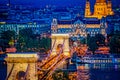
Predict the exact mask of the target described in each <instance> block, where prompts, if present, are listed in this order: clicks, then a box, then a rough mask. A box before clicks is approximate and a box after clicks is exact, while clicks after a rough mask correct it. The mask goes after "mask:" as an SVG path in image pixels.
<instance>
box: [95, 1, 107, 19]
mask: <svg viewBox="0 0 120 80" xmlns="http://www.w3.org/2000/svg"><path fill="white" fill-rule="evenodd" d="M94 16H96V17H97V18H99V19H101V18H102V17H106V16H107V4H106V1H105V0H96V3H95V5H94Z"/></svg>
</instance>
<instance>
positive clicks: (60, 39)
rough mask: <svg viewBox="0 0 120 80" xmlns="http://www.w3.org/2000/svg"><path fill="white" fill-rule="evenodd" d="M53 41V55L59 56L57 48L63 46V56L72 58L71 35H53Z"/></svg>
mask: <svg viewBox="0 0 120 80" xmlns="http://www.w3.org/2000/svg"><path fill="white" fill-rule="evenodd" d="M51 39H52V47H53V50H52V53H51V55H56V54H58V52H57V46H58V45H62V46H63V54H64V55H65V56H68V57H69V56H70V53H69V52H70V50H69V34H52V35H51Z"/></svg>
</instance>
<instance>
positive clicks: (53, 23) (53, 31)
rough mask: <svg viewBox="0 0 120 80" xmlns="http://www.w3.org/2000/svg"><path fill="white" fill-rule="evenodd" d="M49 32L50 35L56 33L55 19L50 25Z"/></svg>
mask: <svg viewBox="0 0 120 80" xmlns="http://www.w3.org/2000/svg"><path fill="white" fill-rule="evenodd" d="M51 30H52V33H56V32H57V19H53V21H52V24H51Z"/></svg>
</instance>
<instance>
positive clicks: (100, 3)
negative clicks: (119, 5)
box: [85, 0, 114, 19]
mask: <svg viewBox="0 0 120 80" xmlns="http://www.w3.org/2000/svg"><path fill="white" fill-rule="evenodd" d="M113 14H114V12H113V11H112V3H111V0H108V1H107V3H106V0H96V3H95V5H94V12H93V13H91V11H90V2H89V0H87V1H86V7H85V17H87V18H98V19H101V18H102V17H106V16H108V15H113Z"/></svg>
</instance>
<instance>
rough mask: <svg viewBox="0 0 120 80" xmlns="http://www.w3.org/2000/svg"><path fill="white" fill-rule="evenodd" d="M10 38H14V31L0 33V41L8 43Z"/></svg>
mask: <svg viewBox="0 0 120 80" xmlns="http://www.w3.org/2000/svg"><path fill="white" fill-rule="evenodd" d="M12 38H13V39H14V38H15V32H14V31H10V30H8V31H3V32H2V33H1V39H5V40H7V41H8V42H9V41H10V40H11V39H12Z"/></svg>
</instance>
